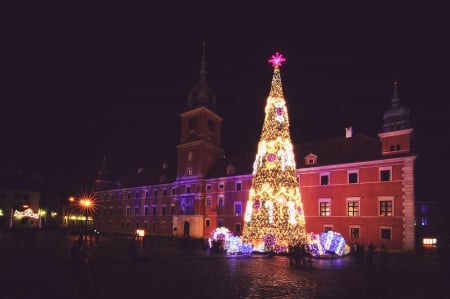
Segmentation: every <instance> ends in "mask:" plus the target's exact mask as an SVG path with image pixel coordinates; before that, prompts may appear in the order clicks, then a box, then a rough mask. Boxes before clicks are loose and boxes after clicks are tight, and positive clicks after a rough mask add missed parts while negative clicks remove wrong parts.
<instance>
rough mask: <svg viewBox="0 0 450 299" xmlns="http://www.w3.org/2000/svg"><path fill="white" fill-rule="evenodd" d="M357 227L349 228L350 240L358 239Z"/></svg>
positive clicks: (358, 228)
mask: <svg viewBox="0 0 450 299" xmlns="http://www.w3.org/2000/svg"><path fill="white" fill-rule="evenodd" d="M359 230H360V227H359V226H350V238H352V239H359Z"/></svg>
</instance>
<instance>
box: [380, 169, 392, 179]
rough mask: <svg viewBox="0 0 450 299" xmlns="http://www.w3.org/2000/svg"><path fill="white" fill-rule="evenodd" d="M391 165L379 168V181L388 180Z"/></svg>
mask: <svg viewBox="0 0 450 299" xmlns="http://www.w3.org/2000/svg"><path fill="white" fill-rule="evenodd" d="M391 171H392V167H381V168H380V181H382V182H389V181H391V180H392V178H391Z"/></svg>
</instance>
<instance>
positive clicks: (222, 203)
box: [218, 195, 225, 207]
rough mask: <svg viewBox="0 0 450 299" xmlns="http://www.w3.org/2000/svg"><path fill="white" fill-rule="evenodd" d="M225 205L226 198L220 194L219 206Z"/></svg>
mask: <svg viewBox="0 0 450 299" xmlns="http://www.w3.org/2000/svg"><path fill="white" fill-rule="evenodd" d="M224 205H225V199H224V197H223V195H219V203H218V206H219V207H223V206H224Z"/></svg>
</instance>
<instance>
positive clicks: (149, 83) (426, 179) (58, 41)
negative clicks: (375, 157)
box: [0, 1, 450, 200]
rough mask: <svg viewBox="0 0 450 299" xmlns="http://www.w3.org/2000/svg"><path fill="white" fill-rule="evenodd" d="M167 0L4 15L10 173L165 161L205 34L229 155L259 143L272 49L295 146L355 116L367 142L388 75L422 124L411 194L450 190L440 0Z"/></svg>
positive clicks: (71, 180)
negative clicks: (199, 0)
mask: <svg viewBox="0 0 450 299" xmlns="http://www.w3.org/2000/svg"><path fill="white" fill-rule="evenodd" d="M63 2H65V1H63ZM151 2H153V1H151ZM166 2H167V4H154V3H151V4H150V2H149V3H147V4H145V5H134V4H129V3H128V2H122V3H120V4H119V3H118V2H117V3H115V2H106V3H105V4H104V5H101V6H100V5H97V4H89V5H78V4H76V3H75V4H73V5H71V6H69V5H66V4H63V5H61V6H60V7H58V6H54V5H53V6H49V7H43V6H41V5H42V4H33V5H29V6H26V7H24V6H22V7H11V8H8V9H4V10H3V14H5V16H4V17H3V18H1V19H2V21H1V22H2V24H0V25H1V28H2V31H3V32H2V35H1V40H0V51H1V61H2V63H1V66H0V80H1V81H0V85H1V87H0V98H1V101H2V103H3V106H4V108H3V109H2V110H1V111H2V115H1V122H2V123H1V129H0V133H1V138H2V139H1V140H2V142H1V143H2V146H1V150H0V153H1V156H0V163H1V168H2V169H3V170H6V171H9V170H15V169H23V170H26V171H31V172H34V171H39V172H40V173H42V174H43V175H44V176H45V177H46V178H47V179H48V180H50V181H52V182H55V183H57V184H58V185H59V186H61V187H63V188H67V189H70V188H73V187H74V186H75V187H76V188H78V187H80V186H82V187H86V186H90V184H92V181H93V178H94V177H95V174H96V172H97V169H98V168H99V166H100V163H101V161H102V157H103V156H107V157H108V160H109V165H110V167H111V169H112V170H113V171H114V172H115V173H124V172H134V171H136V169H137V167H138V166H139V165H142V166H143V167H144V168H154V167H160V165H161V164H162V162H163V161H166V160H169V161H170V160H173V159H174V157H175V154H176V148H175V145H176V144H177V142H178V140H179V129H180V125H179V115H178V114H179V113H180V112H182V111H183V110H184V109H185V108H186V107H187V96H188V93H189V91H190V89H191V88H192V87H193V85H194V84H195V83H196V81H197V80H198V78H199V67H200V57H201V50H202V42H203V41H206V51H207V70H208V75H207V79H208V82H209V84H210V86H211V87H212V88H213V90H214V91H215V93H216V95H217V109H218V113H219V114H220V115H222V116H223V118H224V121H223V126H222V132H223V144H222V145H223V147H224V149H225V152H228V153H233V152H240V151H256V143H257V141H258V139H259V134H260V130H261V126H262V121H263V117H264V110H263V109H264V105H265V100H266V97H267V95H268V92H269V88H270V81H271V77H272V71H273V70H272V67H271V66H270V64H269V63H267V60H268V59H269V58H270V56H271V55H272V54H273V53H274V52H275V51H279V52H281V53H282V54H283V55H284V56H285V57H286V59H287V61H286V63H285V65H284V66H283V67H282V69H281V75H282V79H283V87H284V94H285V97H286V100H287V102H288V108H289V110H288V112H289V115H290V121H291V133H292V139H293V142H294V143H301V142H305V141H310V140H314V139H320V138H326V137H336V136H341V135H343V134H344V133H345V130H344V128H345V127H346V126H350V125H351V126H353V128H354V131H355V132H360V133H364V134H367V135H369V136H372V137H375V138H376V137H377V133H379V132H380V131H381V125H382V114H383V112H384V111H385V110H386V109H388V108H389V106H390V99H391V95H392V82H393V78H394V77H395V78H397V79H398V82H399V93H400V100H401V104H402V105H404V106H406V107H408V108H410V110H411V121H412V124H413V126H414V128H415V131H414V146H415V151H416V152H417V153H418V158H417V180H416V182H417V191H418V198H417V200H433V199H435V198H438V197H440V195H443V194H444V193H443V189H441V186H443V185H444V184H445V183H446V182H447V179H446V178H445V177H446V176H447V171H446V170H444V169H445V165H446V163H447V164H448V158H446V157H445V156H447V155H448V154H449V152H450V151H449V146H448V145H446V144H447V142H448V141H447V139H448V135H449V134H448V124H447V119H448V113H449V110H450V109H449V103H448V102H449V93H448V88H449V81H450V55H449V52H450V51H449V48H450V41H449V36H450V21H449V19H448V16H447V15H446V10H445V9H444V7H439V6H432V5H430V4H427V5H424V4H421V3H419V2H414V1H404V3H397V4H395V3H391V2H394V1H389V2H390V3H389V4H386V5H383V4H380V3H376V4H372V5H370V4H367V3H365V2H361V4H358V5H355V4H353V5H351V6H350V5H344V4H342V3H341V1H334V2H337V3H334V2H332V3H334V4H332V5H330V4H327V3H325V2H320V3H318V4H312V3H313V2H314V1H308V4H305V3H301V2H298V1H293V3H296V5H295V6H293V4H286V5H285V4H283V2H282V1H276V2H265V3H264V2H255V3H254V4H233V2H230V1H220V2H218V1H209V2H205V3H207V4H205V3H204V4H203V5H197V4H193V3H192V1H164V3H166ZM177 2H180V3H177ZM241 2H244V1H241ZM310 2H311V3H310ZM330 2H331V1H330ZM395 2H397V1H395ZM402 2H403V1H402ZM77 5H78V6H77Z"/></svg>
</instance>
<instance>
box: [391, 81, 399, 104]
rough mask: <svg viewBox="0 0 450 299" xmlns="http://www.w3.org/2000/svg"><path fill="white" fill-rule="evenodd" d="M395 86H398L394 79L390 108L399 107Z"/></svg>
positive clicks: (396, 87)
mask: <svg viewBox="0 0 450 299" xmlns="http://www.w3.org/2000/svg"><path fill="white" fill-rule="evenodd" d="M397 84H398V82H397V79H394V82H393V85H394V87H393V92H392V99H391V105H392V108H395V107H398V106H399V105H400V98H399V97H398V86H397Z"/></svg>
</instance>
